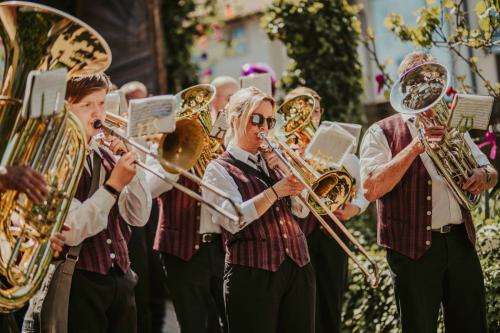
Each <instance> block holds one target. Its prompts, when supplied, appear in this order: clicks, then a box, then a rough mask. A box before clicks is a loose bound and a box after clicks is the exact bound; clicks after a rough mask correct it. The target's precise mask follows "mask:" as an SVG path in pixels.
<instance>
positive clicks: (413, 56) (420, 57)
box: [399, 51, 436, 75]
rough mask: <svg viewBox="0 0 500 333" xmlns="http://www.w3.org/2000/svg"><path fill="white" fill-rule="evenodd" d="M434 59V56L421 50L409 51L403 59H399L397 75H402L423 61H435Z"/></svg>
mask: <svg viewBox="0 0 500 333" xmlns="http://www.w3.org/2000/svg"><path fill="white" fill-rule="evenodd" d="M435 61H436V58H434V57H433V56H432V55H430V54H429V53H425V52H422V51H414V52H411V53H409V54H407V55H406V56H405V57H404V59H403V61H401V64H400V65H399V75H403V74H404V73H406V72H407V71H408V70H409V69H412V68H413V67H415V66H417V65H420V64H423V63H425V62H435Z"/></svg>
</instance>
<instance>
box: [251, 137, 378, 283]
mask: <svg viewBox="0 0 500 333" xmlns="http://www.w3.org/2000/svg"><path fill="white" fill-rule="evenodd" d="M258 136H259V138H260V139H261V140H264V141H265V142H266V144H267V146H268V148H269V149H270V150H271V151H272V152H273V153H275V154H276V156H278V158H279V159H280V160H281V161H282V162H283V163H284V164H285V165H286V166H287V168H288V169H290V171H291V172H292V174H293V175H294V176H295V177H296V178H297V179H298V180H299V181H300V182H301V183H302V184H303V185H304V186H305V188H306V189H307V191H308V193H309V195H310V196H311V197H312V198H313V199H314V201H315V203H317V204H318V205H319V206H320V207H321V208H322V209H323V211H324V212H325V213H326V214H327V215H328V216H329V217H330V218H331V219H332V220H333V221H334V222H335V224H336V225H337V227H339V229H340V230H341V231H342V233H343V234H344V235H345V236H346V237H347V238H348V239H349V240H350V241H351V242H352V243H353V244H354V246H355V247H356V248H357V249H358V250H359V251H360V252H361V254H362V255H363V256H364V257H365V258H366V260H368V262H369V264H370V265H371V267H372V270H373V272H370V271H369V270H368V268H367V267H366V266H365V265H363V264H362V263H361V261H360V260H359V259H358V258H357V257H356V256H355V255H354V253H353V252H352V251H351V250H350V249H349V248H348V247H347V245H346V244H345V243H344V241H342V240H341V239H340V237H339V236H338V235H337V234H336V233H335V231H333V229H332V228H331V227H330V225H329V224H328V223H327V222H326V221H325V219H324V218H323V217H322V216H321V215H320V214H319V213H318V212H317V211H316V209H315V208H314V207H313V206H312V205H311V203H310V202H309V201H308V200H307V199H306V198H303V197H302V196H299V198H300V199H301V201H302V202H303V203H304V204H305V205H306V206H307V207H308V208H309V210H310V211H311V213H313V214H314V216H315V217H316V219H317V220H318V222H319V223H320V224H321V226H323V228H325V230H326V231H327V232H328V233H329V234H330V236H332V238H333V239H334V240H335V241H336V242H337V243H338V244H339V245H340V247H341V248H342V250H343V251H344V252H345V253H346V254H347V255H348V256H349V257H350V258H351V259H352V260H353V262H354V263H355V264H356V266H358V267H359V269H361V271H362V272H363V274H364V275H365V277H366V278H367V279H368V281H369V283H370V286H371V287H372V288H377V286H378V285H379V283H380V271H379V268H378V266H377V263H376V262H375V261H374V260H373V259H372V258H370V256H369V255H368V253H367V252H366V250H365V249H364V248H363V246H362V245H361V244H359V242H358V241H357V240H356V238H354V236H352V235H351V233H350V232H349V231H348V230H347V229H346V227H344V225H343V224H342V222H340V220H339V219H338V218H337V217H336V216H335V214H333V212H332V211H331V210H330V209H328V207H327V205H326V204H325V203H324V202H323V200H322V199H321V198H320V196H319V195H318V194H316V192H314V190H313V188H312V187H311V185H310V184H309V183H308V182H307V181H305V180H304V178H303V177H302V176H301V175H300V173H299V171H298V170H297V169H296V168H294V167H293V166H292V164H291V163H290V162H289V161H288V160H287V158H286V157H285V156H284V155H283V154H282V153H281V152H280V151H279V150H278V147H277V146H276V144H275V143H274V142H273V141H271V139H270V138H268V137H267V136H266V134H265V133H264V132H260V133H259V134H258ZM276 141H277V143H278V145H279V147H280V148H281V149H282V150H283V151H284V152H285V153H286V154H287V155H288V156H290V158H292V159H293V160H294V161H295V162H297V163H298V164H302V165H298V167H300V168H302V167H305V162H304V161H300V159H299V158H297V157H296V156H295V155H294V154H293V152H292V150H291V149H290V148H289V147H287V145H286V144H284V143H282V142H280V141H279V140H276ZM278 172H281V170H278Z"/></svg>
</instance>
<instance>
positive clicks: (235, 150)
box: [227, 143, 260, 170]
mask: <svg viewBox="0 0 500 333" xmlns="http://www.w3.org/2000/svg"><path fill="white" fill-rule="evenodd" d="M227 151H228V152H229V154H231V155H232V156H233V157H234V158H236V159H237V160H240V161H242V162H244V163H246V164H248V165H249V166H251V167H252V168H254V169H256V170H258V167H257V165H256V164H255V163H254V162H253V161H251V160H250V159H254V160H255V161H258V160H259V155H260V153H259V152H258V153H257V154H255V155H254V154H251V153H249V152H247V151H246V150H243V149H241V148H240V147H239V146H238V145H237V144H235V143H230V144H229V145H228V147H227ZM249 157H250V159H249Z"/></svg>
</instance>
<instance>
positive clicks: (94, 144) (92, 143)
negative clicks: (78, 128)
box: [85, 138, 102, 173]
mask: <svg viewBox="0 0 500 333" xmlns="http://www.w3.org/2000/svg"><path fill="white" fill-rule="evenodd" d="M93 151H94V152H96V153H97V155H99V157H100V158H101V159H102V154H101V151H100V150H99V144H98V143H97V141H96V140H95V139H94V138H91V139H90V142H89V143H88V144H87V151H86V155H87V156H89V155H90V153H91V152H93ZM90 157H91V158H90V160H91V161H92V155H90ZM91 168H92V165H88V160H87V161H86V163H85V169H87V171H88V172H89V173H90V170H91Z"/></svg>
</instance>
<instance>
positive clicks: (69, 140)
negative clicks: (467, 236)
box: [0, 1, 111, 312]
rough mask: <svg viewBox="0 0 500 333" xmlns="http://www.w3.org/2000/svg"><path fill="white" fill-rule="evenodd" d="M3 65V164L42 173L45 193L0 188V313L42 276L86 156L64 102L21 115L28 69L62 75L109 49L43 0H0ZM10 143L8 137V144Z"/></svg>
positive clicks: (87, 69)
mask: <svg viewBox="0 0 500 333" xmlns="http://www.w3.org/2000/svg"><path fill="white" fill-rule="evenodd" d="M0 35H1V37H2V40H3V45H4V47H5V69H4V77H3V82H2V96H0V133H1V134H0V135H1V139H0V156H1V157H2V164H3V165H6V166H9V165H19V164H24V165H27V166H29V167H31V168H32V169H34V170H36V171H38V172H40V174H42V176H44V178H45V180H46V181H47V183H48V185H49V198H48V199H47V201H46V202H44V203H41V204H34V203H33V202H31V201H30V200H29V199H28V198H27V196H26V195H25V194H23V193H20V192H17V191H6V192H4V193H2V194H0V312H11V311H14V310H16V309H19V308H21V307H23V306H24V305H25V304H26V302H28V301H29V299H30V298H31V297H32V296H33V294H34V293H35V292H36V291H37V290H38V288H39V287H40V284H41V282H42V280H43V279H44V277H45V275H46V273H47V270H48V268H49V264H50V262H51V260H52V255H53V251H52V249H51V247H50V237H51V236H52V235H53V234H54V233H56V232H58V231H60V230H61V228H62V225H63V223H64V220H65V218H66V215H67V213H68V210H69V207H70V203H71V200H72V198H73V196H74V194H75V191H76V187H77V185H78V181H79V178H80V175H81V172H82V170H83V165H84V161H85V134H84V131H83V128H82V126H81V124H80V122H79V121H78V119H77V118H76V117H75V116H73V115H72V114H71V113H70V112H69V110H68V107H67V106H65V107H63V110H62V111H59V112H57V113H55V114H53V115H51V116H42V117H40V118H29V119H22V118H21V116H20V110H21V107H22V103H23V100H22V99H23V96H24V90H25V85H26V78H27V76H28V74H29V72H30V71H32V70H38V71H47V70H51V69H56V68H66V69H67V71H68V75H70V76H71V75H77V74H90V73H94V72H98V71H103V70H105V69H106V68H107V67H108V66H109V64H110V62H111V52H110V50H109V47H108V45H107V44H106V42H105V41H104V40H103V39H102V37H101V36H100V35H99V34H98V33H97V32H95V31H94V30H93V29H91V28H90V27H88V26H87V25H86V24H85V23H83V22H81V21H79V20H77V19H76V18H73V17H71V16H69V15H67V14H65V13H63V12H60V11H57V10H55V9H52V8H50V7H47V6H42V5H38V4H32V3H28V2H17V1H16V2H4V3H1V4H0ZM7 143H8V144H7Z"/></svg>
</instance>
